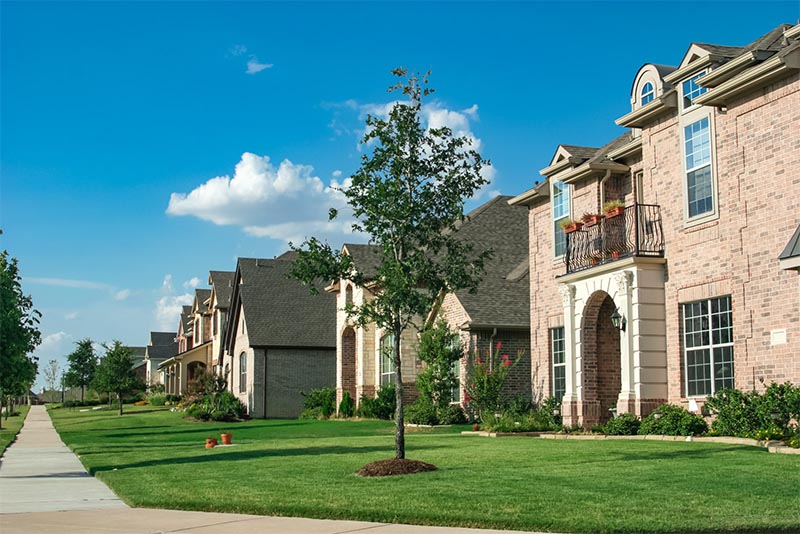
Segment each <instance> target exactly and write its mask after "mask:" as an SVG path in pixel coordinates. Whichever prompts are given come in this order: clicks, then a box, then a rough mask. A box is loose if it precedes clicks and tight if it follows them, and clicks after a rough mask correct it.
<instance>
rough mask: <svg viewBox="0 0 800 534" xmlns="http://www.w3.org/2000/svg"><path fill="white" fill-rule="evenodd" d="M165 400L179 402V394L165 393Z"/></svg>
mask: <svg viewBox="0 0 800 534" xmlns="http://www.w3.org/2000/svg"><path fill="white" fill-rule="evenodd" d="M167 400H168V401H170V402H180V401H181V396H180V395H173V394H172V393H170V394H169V395H167Z"/></svg>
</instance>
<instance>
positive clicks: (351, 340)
mask: <svg viewBox="0 0 800 534" xmlns="http://www.w3.org/2000/svg"><path fill="white" fill-rule="evenodd" d="M345 391H347V392H349V393H350V396H351V397H352V398H353V400H357V399H356V331H355V330H353V328H352V327H349V326H348V327H347V328H345V329H344V332H342V391H341V392H340V393H339V395H340V396H339V398H340V400H341V395H344V392H345Z"/></svg>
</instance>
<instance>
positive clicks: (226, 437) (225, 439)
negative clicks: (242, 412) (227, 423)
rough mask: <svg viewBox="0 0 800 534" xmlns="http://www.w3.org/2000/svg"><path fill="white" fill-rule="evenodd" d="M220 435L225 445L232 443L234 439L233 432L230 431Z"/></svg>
mask: <svg viewBox="0 0 800 534" xmlns="http://www.w3.org/2000/svg"><path fill="white" fill-rule="evenodd" d="M219 437H220V438H222V444H223V445H230V444H231V442H232V441H233V434H232V433H230V432H227V433H224V434H220V435H219Z"/></svg>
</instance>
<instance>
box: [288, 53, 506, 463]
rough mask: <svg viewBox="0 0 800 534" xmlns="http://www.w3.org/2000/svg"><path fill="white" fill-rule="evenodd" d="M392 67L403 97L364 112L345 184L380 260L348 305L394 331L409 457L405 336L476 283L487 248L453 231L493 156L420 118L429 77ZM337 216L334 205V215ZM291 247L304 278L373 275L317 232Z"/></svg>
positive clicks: (401, 440) (399, 441)
mask: <svg viewBox="0 0 800 534" xmlns="http://www.w3.org/2000/svg"><path fill="white" fill-rule="evenodd" d="M392 74H393V75H394V76H396V77H397V78H398V79H399V81H398V82H397V83H396V84H395V85H393V86H392V87H390V89H389V91H390V92H396V91H399V92H400V93H402V95H403V98H404V100H401V101H398V102H396V103H395V104H394V106H393V107H392V109H391V111H390V112H389V115H388V117H386V118H383V117H377V116H373V115H369V116H368V117H367V119H366V127H367V128H366V130H367V132H366V134H365V135H364V137H363V139H362V141H361V143H362V146H363V147H364V150H365V153H364V155H363V156H362V158H361V166H360V168H359V169H358V170H357V171H356V172H355V174H353V175H352V176H351V178H350V181H351V183H350V185H349V186H348V187H347V188H346V189H344V190H343V191H342V193H343V194H344V196H345V198H346V200H347V203H348V205H349V206H350V208H351V209H352V213H353V218H354V221H355V222H354V223H353V225H352V228H353V230H354V231H355V232H358V233H364V234H367V235H368V236H369V238H370V243H371V244H373V245H375V249H376V257H377V258H376V259H377V263H378V268H377V272H376V273H375V274H374V276H373V277H372V280H371V282H372V283H373V284H374V285H373V286H371V287H373V288H374V291H373V293H374V298H372V299H370V300H368V301H367V302H363V303H361V304H358V305H356V304H353V303H348V304H347V307H346V312H347V315H348V317H349V318H350V319H351V320H353V321H354V322H355V323H356V324H358V325H361V326H363V325H366V324H370V323H374V324H376V325H377V326H378V327H379V328H383V329H385V330H386V331H387V332H389V333H392V334H394V346H393V349H392V360H393V362H394V367H395V386H396V399H397V410H396V412H395V421H396V439H395V456H396V457H397V458H405V436H404V429H403V422H404V415H403V404H402V396H403V376H402V365H401V356H400V335H401V333H402V331H403V330H404V329H405V328H407V327H409V326H411V325H412V323H413V322H414V321H415V320H416V319H417V318H419V317H421V316H424V315H425V314H427V313H428V311H429V310H430V309H431V308H432V306H433V304H434V303H435V302H436V299H438V298H442V296H443V295H444V294H445V293H447V292H452V291H456V290H459V289H470V290H474V289H475V288H476V287H477V285H478V283H479V281H480V278H481V276H482V274H483V268H484V262H485V260H486V259H487V258H488V257H489V256H490V254H491V253H490V252H489V251H475V250H473V248H472V246H471V245H470V244H469V243H465V242H462V241H459V240H457V239H455V238H454V237H453V233H454V231H455V229H456V227H457V225H458V224H459V223H460V222H461V221H463V220H464V202H465V200H466V199H468V198H470V197H472V196H473V195H474V194H475V193H476V192H477V191H478V189H479V188H480V187H481V186H483V185H485V184H487V183H488V182H487V180H486V179H485V178H484V176H483V175H482V173H481V170H482V169H483V168H484V167H485V166H487V165H489V162H488V161H486V160H484V159H483V158H482V157H481V155H480V154H478V153H477V151H475V150H474V149H472V148H471V140H470V139H469V138H468V137H455V136H454V135H453V132H452V131H451V130H450V129H449V128H447V127H441V128H428V127H427V125H424V124H423V113H422V111H423V100H424V99H425V98H426V97H429V96H430V95H431V94H432V93H433V92H434V90H433V89H431V88H430V87H428V74H425V75H421V76H420V75H417V74H414V73H411V74H409V72H408V71H407V70H406V69H402V68H400V69H395V70H394V71H392ZM337 216H338V212H337V211H336V210H331V213H330V217H331V219H334V218H336V217H337ZM295 250H297V251H298V256H297V259H296V261H295V264H294V268H293V271H292V274H293V276H295V277H296V278H298V279H299V280H301V281H303V282H304V283H307V284H309V285H311V284H312V283H313V282H314V281H315V280H319V279H322V280H326V281H330V280H338V279H343V280H348V281H351V282H353V283H355V284H356V285H362V286H363V285H364V284H365V283H366V282H367V277H366V276H365V274H364V273H363V272H362V271H359V266H358V265H354V263H353V261H352V259H351V258H350V257H349V256H347V255H345V254H342V252H341V251H340V250H334V249H332V248H331V247H330V245H329V244H328V243H326V242H323V241H321V240H319V239H317V238H314V237H312V238H310V239H308V240H307V241H305V242H304V243H303V244H302V245H301V246H300V247H299V248H296V249H295ZM312 292H313V289H312Z"/></svg>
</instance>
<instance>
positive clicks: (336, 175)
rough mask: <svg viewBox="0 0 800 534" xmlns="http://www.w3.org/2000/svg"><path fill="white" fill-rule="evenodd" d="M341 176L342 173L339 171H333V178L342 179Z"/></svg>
mask: <svg viewBox="0 0 800 534" xmlns="http://www.w3.org/2000/svg"><path fill="white" fill-rule="evenodd" d="M341 175H342V171H340V170H339V169H336V170H335V171H333V172H332V173H331V176H333V177H334V178H338V177H340V176H341Z"/></svg>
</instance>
